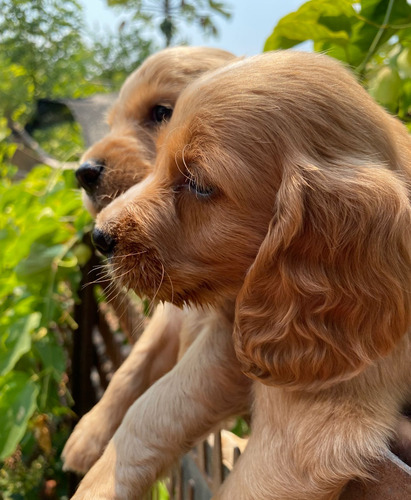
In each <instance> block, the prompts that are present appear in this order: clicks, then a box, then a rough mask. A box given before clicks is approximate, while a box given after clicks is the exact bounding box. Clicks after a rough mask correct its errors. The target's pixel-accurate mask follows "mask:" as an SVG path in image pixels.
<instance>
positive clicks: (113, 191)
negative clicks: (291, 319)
mask: <svg viewBox="0 0 411 500" xmlns="http://www.w3.org/2000/svg"><path fill="white" fill-rule="evenodd" d="M234 59H235V56H234V55H232V54H230V53H229V52H225V51H222V50H218V49H212V48H204V47H174V48H170V49H166V50H163V51H161V52H159V53H158V54H155V55H153V56H151V57H149V58H148V59H147V60H146V61H145V62H144V63H143V65H142V66H141V67H140V68H139V69H137V70H136V71H135V72H134V73H133V74H132V75H130V77H129V78H128V79H127V80H126V82H125V83H124V85H123V87H122V89H121V92H120V95H119V98H118V100H117V102H116V103H115V105H114V106H113V108H112V110H111V112H110V114H109V119H108V121H109V125H110V133H109V134H108V135H107V136H106V137H104V138H103V139H102V140H101V141H99V142H98V143H96V144H94V145H93V146H92V147H91V148H90V149H89V150H88V151H86V153H85V154H84V156H83V159H82V165H81V166H80V167H79V169H78V170H77V173H76V174H77V178H78V179H79V181H80V184H81V185H82V187H83V189H84V201H85V205H86V207H87V208H88V209H89V211H90V212H91V213H92V214H96V213H98V212H99V211H100V210H101V208H103V207H104V206H106V205H108V204H109V203H110V201H111V200H113V199H114V198H116V197H117V196H118V195H119V194H121V193H122V192H123V191H125V190H126V189H127V188H129V187H131V186H133V185H134V184H137V183H139V182H140V181H141V180H142V179H143V178H144V177H145V176H146V175H147V174H148V173H150V172H151V171H152V168H153V164H154V161H155V158H156V148H155V141H156V139H157V136H158V134H159V133H160V131H161V130H162V129H163V128H164V126H166V124H167V121H168V120H169V118H170V117H171V115H172V112H173V109H174V106H175V104H176V101H177V99H178V97H179V94H180V93H181V91H182V90H183V89H184V88H185V87H186V86H187V85H188V84H189V83H190V82H192V81H193V80H195V79H196V78H198V77H199V76H200V75H201V74H203V73H205V72H206V71H209V70H212V69H216V68H218V67H220V66H223V65H225V64H227V63H228V62H231V61H233V60H234ZM226 329H228V331H227V336H228V338H229V337H230V336H231V332H232V327H231V324H230V321H229V320H228V319H227V318H226V317H225V316H224V314H223V315H222V314H220V313H219V314H215V313H214V312H207V311H203V310H195V309H191V310H188V309H185V310H181V309H179V308H177V307H175V306H173V305H171V304H165V305H160V306H158V307H157V309H156V310H155V312H154V314H153V317H152V318H151V320H150V322H149V324H148V326H147V328H146V330H145V331H144V332H143V334H142V336H141V338H140V339H139V340H138V341H137V343H136V344H135V345H134V347H133V349H132V351H131V353H130V355H129V357H128V358H127V360H126V361H125V362H124V363H123V365H122V366H121V367H120V368H119V369H118V370H117V372H116V373H115V374H114V376H113V378H112V380H111V382H110V384H109V386H108V388H107V390H106V392H105V393H104V395H103V397H102V399H101V401H100V402H99V403H98V404H97V405H96V406H95V407H94V408H93V409H92V410H91V411H90V412H89V413H87V414H86V415H85V416H84V417H83V418H82V419H81V420H80V422H79V423H78V424H77V426H76V428H75V429H74V432H73V433H72V435H71V436H70V438H69V440H68V441H67V443H66V446H65V448H64V451H63V457H64V461H65V464H64V467H65V469H71V470H76V471H79V472H86V471H87V470H88V469H89V468H90V467H91V466H92V465H93V463H94V462H95V461H96V460H97V459H98V458H99V456H100V455H101V453H102V452H103V450H104V448H105V446H106V445H107V443H108V441H109V440H110V438H111V437H112V435H113V433H114V432H115V430H116V429H117V427H118V426H119V424H120V423H121V420H122V419H123V416H124V415H125V413H126V411H127V410H128V408H129V406H130V405H131V404H132V403H133V402H134V401H135V399H137V398H138V397H139V396H140V395H141V394H143V393H144V392H145V391H146V390H147V388H148V387H150V386H151V385H152V384H153V383H154V382H155V381H156V380H158V379H159V378H160V377H162V376H163V375H164V374H165V373H167V372H168V371H169V370H170V369H171V368H172V367H173V366H174V365H175V363H176V362H177V360H178V359H179V358H180V357H181V353H183V352H185V351H186V349H187V347H188V346H189V345H190V344H191V343H192V342H193V340H194V339H195V338H196V337H197V336H199V335H201V333H203V332H204V331H205V330H206V331H210V332H214V331H216V332H223V331H225V330H226ZM225 337H226V335H221V339H225ZM217 345H218V344H216V345H215V346H214V345H213V347H212V349H214V348H217ZM221 352H225V356H226V357H230V358H232V362H231V363H230V364H227V365H226V366H225V367H224V368H223V369H222V370H220V371H219V373H220V376H221V379H222V380H225V384H226V386H225V388H224V391H222V392H221V394H223V395H222V401H221V405H222V407H221V411H218V410H217V409H216V410H215V412H214V418H213V419H211V420H210V422H209V427H208V429H205V431H206V430H211V428H212V426H213V425H216V424H217V423H218V422H219V421H220V420H222V419H223V418H225V417H227V416H228V415H231V414H234V413H241V412H244V411H246V410H247V408H248V404H249V400H248V389H249V386H250V382H249V381H248V379H246V377H245V376H243V375H242V374H241V373H240V372H239V371H237V372H236V370H233V367H236V366H237V361H236V359H235V355H234V350H233V348H232V346H231V345H230V344H229V343H228V345H227V346H224V345H223V346H222V347H221ZM209 369H210V378H211V375H212V372H213V364H212V363H211V364H210V366H209ZM234 372H235V376H233V373H234ZM237 384H238V387H237ZM228 385H232V387H233V390H232V391H228V392H231V394H232V398H231V400H230V398H227V396H226V393H227V389H228V387H227V386H228ZM215 398H216V396H215ZM214 404H215V405H218V403H217V402H216V401H215V402H214ZM205 431H204V432H205Z"/></svg>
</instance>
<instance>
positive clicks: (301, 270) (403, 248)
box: [234, 160, 411, 389]
mask: <svg viewBox="0 0 411 500" xmlns="http://www.w3.org/2000/svg"><path fill="white" fill-rule="evenodd" d="M358 163H359V162H357V164H356V162H355V160H353V161H348V162H345V163H344V164H342V163H340V164H337V162H335V163H334V164H332V165H331V164H328V165H323V166H318V162H317V166H314V165H312V164H311V163H310V162H309V161H307V160H300V161H298V162H293V165H292V166H290V167H289V168H287V169H285V170H284V174H283V179H282V183H281V186H280V189H279V191H278V193H277V197H276V206H275V215H274V217H273V219H272V221H271V223H270V226H269V229H268V233H267V235H266V237H265V239H264V241H263V243H262V245H261V247H260V250H259V252H258V255H257V257H256V259H255V262H254V264H253V265H252V267H251V268H250V270H249V272H248V274H247V276H246V279H245V282H244V285H243V287H242V289H241V291H240V294H239V296H238V298H237V308H236V321H235V328H234V342H235V348H236V352H237V356H238V358H239V360H240V361H241V363H242V365H243V369H244V372H245V373H246V374H247V375H249V376H251V377H252V378H256V379H259V380H261V381H262V382H264V383H266V384H269V385H277V384H278V385H284V386H289V387H291V388H296V389H298V388H304V389H318V388H324V387H327V386H330V385H332V384H334V383H336V382H339V381H343V380H348V379H349V378H351V377H353V376H355V375H356V374H357V373H359V372H360V371H361V370H362V369H363V368H365V367H366V366H367V365H368V364H370V363H371V362H372V361H373V360H376V359H377V358H379V357H382V356H384V355H386V354H387V353H389V352H390V350H391V349H392V348H393V346H394V345H395V343H396V342H397V341H398V340H399V339H400V338H401V336H402V335H404V333H405V332H406V331H407V329H408V328H409V325H410V309H411V307H410V305H411V303H410V302H411V300H410V290H409V287H410V283H411V279H410V278H411V256H410V252H411V215H410V204H409V200H408V193H407V188H406V185H405V182H403V181H402V180H401V178H400V177H399V176H398V175H397V174H395V173H394V172H393V171H389V170H388V169H387V168H386V167H385V166H383V165H375V164H371V163H368V164H364V162H363V163H362V164H358Z"/></svg>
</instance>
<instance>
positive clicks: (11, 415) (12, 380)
mask: <svg viewBox="0 0 411 500" xmlns="http://www.w3.org/2000/svg"><path fill="white" fill-rule="evenodd" d="M38 393H39V390H38V387H37V386H36V384H35V383H34V382H33V381H32V380H30V377H29V376H28V375H26V374H25V373H22V372H17V371H15V372H10V373H8V374H7V375H5V376H4V377H0V429H1V433H0V460H4V459H5V458H7V457H9V456H10V455H11V454H12V453H14V451H15V449H16V447H17V445H18V444H19V442H20V440H21V438H22V437H23V436H24V433H25V431H26V428H27V423H28V420H29V418H30V417H31V415H32V414H33V412H34V410H35V409H36V398H37V396H38Z"/></svg>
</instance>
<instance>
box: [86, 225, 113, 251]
mask: <svg viewBox="0 0 411 500" xmlns="http://www.w3.org/2000/svg"><path fill="white" fill-rule="evenodd" d="M91 239H92V240H93V243H94V246H95V247H96V248H97V250H98V251H99V252H101V253H102V254H103V255H106V256H109V255H110V254H112V253H113V252H114V247H115V246H116V242H115V240H114V239H113V238H112V237H111V236H110V235H109V234H107V233H104V232H103V231H100V229H97V228H96V227H95V228H94V229H93V232H92V233H91Z"/></svg>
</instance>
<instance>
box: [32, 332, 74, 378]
mask: <svg viewBox="0 0 411 500" xmlns="http://www.w3.org/2000/svg"><path fill="white" fill-rule="evenodd" d="M33 347H34V351H35V352H36V353H37V355H38V356H39V358H40V359H41V361H42V363H43V366H44V367H45V368H46V369H48V370H51V372H52V375H53V377H54V379H55V380H56V382H60V381H61V376H62V374H63V373H64V371H65V369H66V357H65V355H64V350H63V347H62V346H61V345H59V344H58V343H57V340H56V339H55V337H54V336H53V335H52V334H51V333H49V334H48V335H46V336H44V337H43V338H41V339H40V340H38V341H37V342H35V343H34V345H33Z"/></svg>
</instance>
